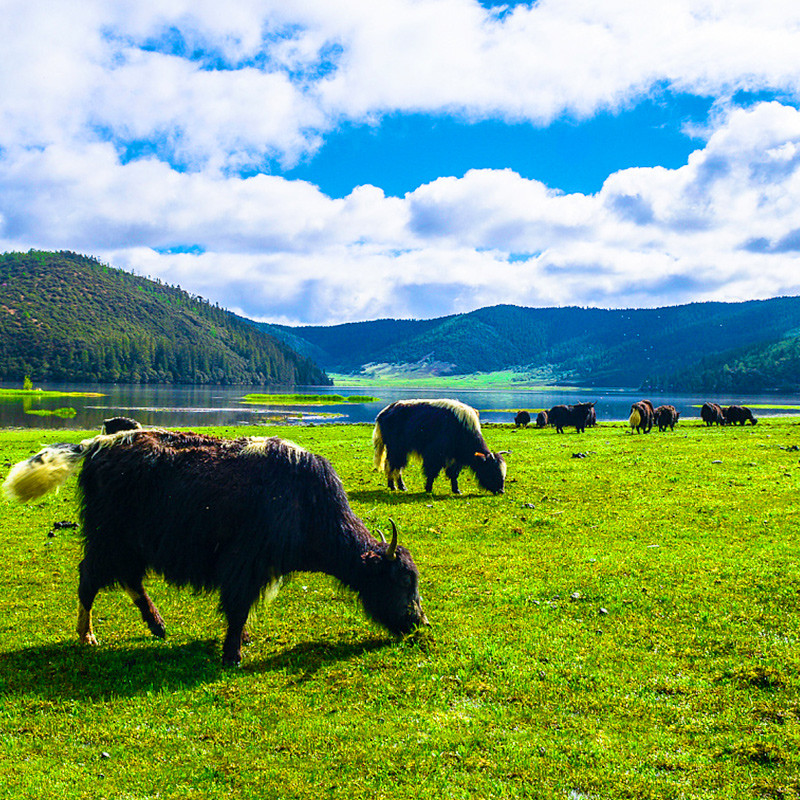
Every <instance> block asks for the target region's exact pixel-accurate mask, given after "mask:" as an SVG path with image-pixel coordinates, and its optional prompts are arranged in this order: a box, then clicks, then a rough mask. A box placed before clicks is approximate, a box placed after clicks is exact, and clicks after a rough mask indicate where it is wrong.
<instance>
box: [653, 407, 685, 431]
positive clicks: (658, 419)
mask: <svg viewBox="0 0 800 800" xmlns="http://www.w3.org/2000/svg"><path fill="white" fill-rule="evenodd" d="M680 415H681V413H680V411H678V409H677V408H675V406H670V405H664V406H659V407H658V408H657V409H656V410H655V413H654V414H653V421H654V423H655V424H656V425H658V430H659V431H661V432H662V433H663V432H664V431H665V430H666V429H667V428H669V429H670V430H671V431H674V430H675V426H676V425H677V424H678V417H680Z"/></svg>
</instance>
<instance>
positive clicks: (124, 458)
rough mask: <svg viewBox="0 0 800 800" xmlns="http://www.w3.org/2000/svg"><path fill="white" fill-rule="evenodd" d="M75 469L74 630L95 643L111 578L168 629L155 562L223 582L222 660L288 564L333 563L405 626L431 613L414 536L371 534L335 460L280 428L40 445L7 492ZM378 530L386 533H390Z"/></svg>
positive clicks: (27, 494) (235, 653)
mask: <svg viewBox="0 0 800 800" xmlns="http://www.w3.org/2000/svg"><path fill="white" fill-rule="evenodd" d="M78 465H82V469H81V471H80V474H79V477H78V484H79V489H80V497H81V502H80V517H81V522H82V528H83V539H84V555H83V560H82V561H81V563H80V566H79V576H80V580H79V586H78V599H79V601H80V602H79V610H78V635H79V637H80V640H81V641H82V642H84V643H86V644H96V639H95V635H94V632H93V630H92V603H93V602H94V599H95V597H96V595H97V593H98V591H99V590H100V589H102V588H104V587H107V586H111V585H114V584H118V585H120V586H121V587H122V588H123V589H125V591H126V592H127V593H128V595H129V596H130V598H131V599H132V600H133V602H134V604H135V605H136V607H137V608H138V609H139V611H140V613H141V615H142V619H143V620H144V621H145V623H146V624H147V626H148V627H149V628H150V631H151V632H152V633H153V634H154V635H156V636H159V637H163V636H164V635H165V632H166V629H165V626H164V621H163V619H162V618H161V615H160V614H159V612H158V610H157V609H156V607H155V606H154V605H153V602H152V601H151V600H150V598H149V597H148V595H147V593H146V592H145V590H144V587H143V585H142V579H143V578H144V576H145V574H146V573H147V572H148V571H152V572H154V573H158V574H160V575H162V576H163V577H164V578H165V579H166V580H167V581H168V582H170V583H173V584H176V585H178V586H191V587H193V588H194V589H195V590H197V591H206V592H211V591H215V592H218V593H219V607H220V611H221V612H222V613H223V614H224V615H225V617H226V619H227V626H228V627H227V634H226V636H225V641H224V644H223V647H222V660H223V663H225V664H238V663H239V662H240V661H241V645H242V636H243V634H244V629H245V624H246V622H247V617H248V614H249V612H250V609H251V608H252V606H253V605H254V604H255V603H257V602H258V600H259V598H260V597H262V596H270V595H272V596H274V594H275V592H277V589H278V587H279V585H280V582H281V579H282V577H283V576H284V575H288V574H290V573H292V572H298V571H303V572H324V573H327V574H329V575H333V576H334V577H335V578H337V579H338V580H339V581H341V583H342V584H344V585H345V586H347V587H348V588H349V589H351V590H353V591H354V592H356V593H357V594H358V595H359V597H360V599H361V603H362V604H363V607H364V610H365V611H366V613H367V614H368V615H369V616H370V617H372V618H373V619H374V620H376V621H377V622H378V623H380V624H381V625H383V626H384V627H385V628H387V629H388V630H389V631H391V632H392V633H394V634H396V635H402V634H406V633H409V632H410V631H411V630H413V629H414V628H415V627H417V626H419V625H424V624H427V620H426V618H425V614H424V613H423V611H422V605H421V599H420V596H419V589H418V582H419V573H418V571H417V568H416V566H415V565H414V562H413V560H412V558H411V554H410V553H409V552H408V550H407V549H405V548H404V547H401V546H399V545H398V544H397V528H396V527H395V525H394V523H392V528H393V535H392V541H391V543H390V544H386V542H385V540H384V541H383V542H380V541H378V540H377V539H375V538H374V537H373V536H372V535H371V534H370V533H369V531H368V530H367V528H366V526H365V525H364V523H363V522H362V521H361V520H360V519H359V518H358V517H357V516H356V515H355V514H354V513H353V511H352V510H351V508H350V505H349V503H348V500H347V495H346V494H345V491H344V488H343V486H342V483H341V481H340V479H339V477H338V475H337V474H336V472H335V471H334V470H333V467H332V466H331V465H330V463H329V462H328V461H327V460H326V459H324V458H322V457H321V456H317V455H314V454H312V453H309V452H308V451H306V450H303V449H301V448H300V447H297V446H296V445H294V444H292V443H291V442H287V441H283V440H281V439H278V438H269V439H268V438H259V437H251V438H241V439H233V440H225V439H218V438H215V437H212V436H206V435H201V434H196V433H177V432H172V431H164V430H130V431H124V432H121V433H118V434H114V435H110V436H107V435H100V436H96V437H94V438H93V439H86V440H84V441H83V442H81V443H80V444H56V445H51V446H49V447H46V448H44V449H43V450H41V451H40V452H39V453H37V454H36V455H34V456H32V457H31V458H29V459H28V460H27V461H23V462H20V463H19V464H17V465H16V466H15V467H14V468H12V470H11V472H10V473H9V475H8V477H7V478H6V481H5V484H4V490H5V493H6V496H8V497H10V498H12V499H15V500H18V501H22V502H24V501H26V500H32V499H35V498H36V497H40V496H41V495H43V494H45V493H47V492H48V491H50V490H51V489H55V488H56V487H57V486H59V485H61V484H62V483H63V482H64V481H65V480H66V479H67V477H68V475H69V474H70V473H71V472H72V471H73V470H74V469H76V468H77V467H78ZM381 538H383V537H381Z"/></svg>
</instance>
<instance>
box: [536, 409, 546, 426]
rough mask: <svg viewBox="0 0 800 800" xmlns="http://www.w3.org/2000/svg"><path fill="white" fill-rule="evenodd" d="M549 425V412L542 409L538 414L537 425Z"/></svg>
mask: <svg viewBox="0 0 800 800" xmlns="http://www.w3.org/2000/svg"><path fill="white" fill-rule="evenodd" d="M547 425H548V420H547V412H546V411H540V412H539V413H538V414H537V415H536V427H537V428H546V427H547Z"/></svg>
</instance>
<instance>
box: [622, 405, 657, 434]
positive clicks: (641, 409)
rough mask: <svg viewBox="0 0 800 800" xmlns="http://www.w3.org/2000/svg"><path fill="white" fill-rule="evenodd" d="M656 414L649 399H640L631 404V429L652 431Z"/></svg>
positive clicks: (629, 420)
mask: <svg viewBox="0 0 800 800" xmlns="http://www.w3.org/2000/svg"><path fill="white" fill-rule="evenodd" d="M654 416H655V414H654V410H653V404H652V403H651V402H650V401H649V400H639V401H637V402H636V403H633V404H632V405H631V414H630V417H628V424H629V425H630V426H631V430H635V431H637V432H639V433H650V430H651V428H652V427H653V418H654Z"/></svg>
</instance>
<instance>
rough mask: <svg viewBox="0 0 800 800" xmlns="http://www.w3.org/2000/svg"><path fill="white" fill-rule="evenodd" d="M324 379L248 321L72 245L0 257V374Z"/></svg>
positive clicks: (139, 379) (55, 378) (108, 379)
mask: <svg viewBox="0 0 800 800" xmlns="http://www.w3.org/2000/svg"><path fill="white" fill-rule="evenodd" d="M24 376H29V377H30V378H31V379H32V380H33V381H35V382H37V383H38V382H53V383H64V382H72V381H81V382H86V381H89V382H100V383H189V384H197V383H199V384H205V383H209V384H215V383H219V384H254V385H289V384H295V385H297V384H308V385H325V384H329V383H330V382H331V381H330V379H329V378H328V377H327V375H325V373H324V372H323V371H322V370H321V369H319V367H317V366H316V364H314V363H313V362H312V361H311V360H310V359H308V358H307V357H305V356H301V355H298V354H297V353H296V352H295V351H293V350H292V349H291V348H290V347H289V346H288V345H287V344H286V343H285V342H283V341H282V340H279V339H276V338H275V337H273V336H270V335H269V333H268V332H266V331H261V330H258V329H257V328H256V327H254V326H253V325H252V324H251V322H250V320H246V319H244V318H242V317H238V316H237V315H235V314H232V313H231V312H229V311H226V310H224V309H221V308H220V307H219V306H214V305H212V304H211V303H210V302H208V301H207V300H205V299H203V298H201V297H197V296H194V295H190V294H189V293H188V292H185V291H183V290H182V289H180V288H178V287H173V286H168V285H166V284H163V283H161V282H160V281H152V280H150V279H148V278H143V277H140V276H137V275H134V274H133V273H130V272H126V271H124V270H120V269H116V268H114V267H111V266H109V265H107V264H102V263H101V262H100V261H98V260H97V259H95V258H92V257H91V256H83V255H79V254H77V253H73V252H71V251H66V250H62V251H59V252H57V253H54V252H45V251H37V250H31V251H29V252H27V253H4V254H2V255H0V379H2V380H6V381H18V382H21V381H22V380H23V377H24Z"/></svg>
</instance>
